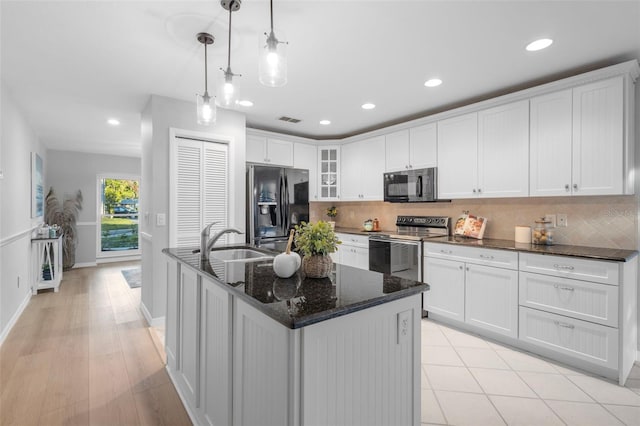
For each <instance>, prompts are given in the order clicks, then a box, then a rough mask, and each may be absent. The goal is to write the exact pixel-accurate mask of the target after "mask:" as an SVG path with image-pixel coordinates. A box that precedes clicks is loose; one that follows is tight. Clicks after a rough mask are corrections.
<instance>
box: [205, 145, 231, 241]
mask: <svg viewBox="0 0 640 426" xmlns="http://www.w3.org/2000/svg"><path fill="white" fill-rule="evenodd" d="M203 154H204V155H203V157H204V162H203V168H204V174H203V176H204V180H203V182H202V187H203V191H202V202H203V206H202V212H203V220H204V223H203V225H202V226H203V227H204V226H206V225H208V224H209V223H211V222H219V223H218V224H216V225H214V226H212V227H211V229H212V233H213V232H215V231H219V230H221V229H224V228H227V227H228V226H229V223H228V218H227V216H228V214H227V212H228V211H229V210H228V205H227V203H228V199H229V197H228V196H227V195H228V191H227V188H228V187H229V184H228V165H227V163H228V162H227V145H223V144H219V143H212V142H203ZM227 238H228V234H225V235H223V236H222V238H220V239H219V240H218V242H217V243H216V244H226V243H227Z"/></svg>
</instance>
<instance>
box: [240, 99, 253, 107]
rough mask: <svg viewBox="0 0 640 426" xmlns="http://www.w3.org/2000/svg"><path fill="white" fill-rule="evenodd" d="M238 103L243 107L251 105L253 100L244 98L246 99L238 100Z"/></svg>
mask: <svg viewBox="0 0 640 426" xmlns="http://www.w3.org/2000/svg"><path fill="white" fill-rule="evenodd" d="M238 104H239V105H240V106H243V107H252V106H253V102H251V101H249V100H246V99H245V100H243V101H239V102H238Z"/></svg>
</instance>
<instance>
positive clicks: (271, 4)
mask: <svg viewBox="0 0 640 426" xmlns="http://www.w3.org/2000/svg"><path fill="white" fill-rule="evenodd" d="M269 4H270V11H271V34H273V0H270V1H269Z"/></svg>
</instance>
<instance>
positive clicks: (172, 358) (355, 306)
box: [163, 247, 428, 425]
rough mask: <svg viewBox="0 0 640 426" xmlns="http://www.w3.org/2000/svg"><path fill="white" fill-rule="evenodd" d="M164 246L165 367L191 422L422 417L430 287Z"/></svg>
mask: <svg viewBox="0 0 640 426" xmlns="http://www.w3.org/2000/svg"><path fill="white" fill-rule="evenodd" d="M228 248H229V247H223V248H221V249H222V250H224V249H228ZM252 249H254V250H260V249H255V248H253V247H252ZM216 250H218V249H216ZM262 251H263V252H264V253H265V254H267V255H268V254H271V255H275V254H276V253H268V252H266V251H264V250H262ZM163 252H164V253H165V254H166V255H167V268H168V272H169V274H168V276H169V280H168V289H167V316H166V337H165V347H166V354H167V370H168V372H169V375H170V377H171V379H172V381H173V383H174V385H175V386H176V389H177V390H178V393H179V394H180V397H181V398H182V400H183V402H184V404H185V407H186V409H187V411H188V412H189V415H190V416H191V419H192V420H193V422H194V423H195V424H212V425H316V424H317V425H326V424H367V425H376V424H379V425H387V424H403V425H418V424H420V377H421V375H420V316H421V297H422V292H424V291H425V290H427V289H428V286H427V285H425V284H423V283H419V282H415V281H411V280H406V279H401V278H398V277H394V276H390V275H385V274H380V273H376V272H371V271H365V270H361V269H355V268H351V267H348V266H344V265H335V266H334V271H333V273H332V275H331V277H329V278H326V279H311V278H306V277H304V276H303V275H302V274H301V273H300V272H298V273H296V275H294V276H293V277H291V278H288V279H281V278H278V277H276V276H275V274H274V272H273V269H272V264H271V260H269V259H263V260H257V261H249V262H247V261H217V260H215V256H213V257H212V260H211V261H210V262H202V261H201V260H200V258H199V255H198V254H193V253H192V250H191V249H190V248H189V249H186V248H185V249H165V250H163ZM212 253H215V250H214V252H212Z"/></svg>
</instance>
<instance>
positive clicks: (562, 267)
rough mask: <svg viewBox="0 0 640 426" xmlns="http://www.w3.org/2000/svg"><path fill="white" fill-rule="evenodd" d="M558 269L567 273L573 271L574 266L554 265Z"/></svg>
mask: <svg viewBox="0 0 640 426" xmlns="http://www.w3.org/2000/svg"><path fill="white" fill-rule="evenodd" d="M553 267H554V268H556V269H564V270H565V271H573V269H574V268H573V266H571V265H558V264H557V263H556V264H554V265H553Z"/></svg>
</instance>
